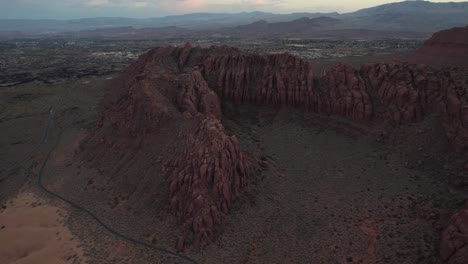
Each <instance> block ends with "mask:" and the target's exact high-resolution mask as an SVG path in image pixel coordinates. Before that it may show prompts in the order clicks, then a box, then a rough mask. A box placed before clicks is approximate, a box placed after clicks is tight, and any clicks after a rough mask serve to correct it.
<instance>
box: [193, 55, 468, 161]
mask: <svg viewBox="0 0 468 264" xmlns="http://www.w3.org/2000/svg"><path fill="white" fill-rule="evenodd" d="M202 63H203V68H202V70H201V71H202V72H203V75H204V76H205V78H206V79H207V80H208V84H209V86H210V87H211V88H212V89H214V90H215V91H216V93H217V94H218V95H219V96H220V97H221V98H222V100H230V101H233V102H234V103H237V104H244V103H249V104H256V105H270V106H272V107H285V106H290V107H297V108H301V109H304V110H305V111H314V112H318V113H330V114H338V115H341V116H344V117H348V118H351V119H353V120H358V121H366V122H369V121H373V120H379V119H385V120H392V121H393V123H394V124H395V125H397V126H399V125H401V124H404V123H409V122H416V121H419V120H421V119H422V118H423V117H424V116H425V115H427V114H437V115H439V116H440V119H441V121H442V123H443V125H444V127H445V129H446V133H447V137H448V138H449V139H450V141H451V142H452V143H453V145H454V147H455V148H456V150H457V151H459V152H462V153H466V154H468V74H467V73H466V72H464V71H463V70H453V69H452V70H448V69H446V70H436V69H433V68H431V67H428V66H424V65H418V64H410V63H377V64H369V65H364V66H362V67H361V68H360V69H359V70H358V69H354V68H353V67H351V66H349V65H345V64H341V63H338V64H336V65H334V66H332V67H331V68H330V69H329V70H328V71H327V72H326V74H325V76H322V77H314V76H313V73H312V70H311V68H312V67H311V65H310V63H309V62H305V61H303V60H301V59H299V58H296V57H294V56H291V55H288V54H278V55H269V56H258V55H242V54H235V55H231V56H211V57H209V58H208V59H207V60H205V61H203V62H202Z"/></svg>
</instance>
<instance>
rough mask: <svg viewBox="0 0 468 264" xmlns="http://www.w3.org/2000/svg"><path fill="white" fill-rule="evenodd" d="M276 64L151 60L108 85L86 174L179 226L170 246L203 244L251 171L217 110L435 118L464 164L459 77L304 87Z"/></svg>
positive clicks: (467, 85) (184, 57) (382, 67)
mask: <svg viewBox="0 0 468 264" xmlns="http://www.w3.org/2000/svg"><path fill="white" fill-rule="evenodd" d="M311 69H312V67H311V65H310V63H309V62H306V61H303V60H301V59H299V58H297V57H294V56H291V55H288V54H277V55H269V56H258V55H244V54H241V53H240V52H239V51H238V50H237V49H233V48H228V47H211V48H208V49H202V48H199V47H192V46H190V45H186V46H185V47H183V48H175V47H166V48H157V49H154V50H151V51H150V52H148V53H147V54H145V55H143V56H142V57H141V58H140V59H139V60H138V61H137V62H136V63H134V64H133V65H132V66H131V67H130V68H129V69H128V70H127V71H126V72H125V73H124V74H122V76H121V78H120V79H118V80H117V81H116V82H115V87H112V89H111V90H110V93H109V95H108V96H107V98H106V100H105V103H104V110H103V111H102V113H101V115H100V119H99V122H98V125H97V127H96V129H95V130H94V131H93V132H92V133H91V134H90V135H89V136H88V137H87V138H86V140H85V141H84V142H83V144H82V149H83V151H82V152H83V156H84V158H85V159H86V160H88V161H89V162H90V164H91V165H92V166H94V167H96V168H98V169H99V170H100V171H102V172H103V173H104V174H106V175H107V176H108V177H110V178H111V179H112V181H113V182H116V183H117V184H118V185H119V186H122V191H124V192H126V193H127V195H128V196H137V197H138V195H139V193H152V194H153V195H152V196H150V198H149V199H152V200H153V201H154V202H155V203H156V202H157V203H160V204H161V203H167V204H169V205H170V208H171V209H172V211H173V212H174V214H175V215H176V216H177V218H178V219H179V221H180V222H181V223H182V224H183V226H184V229H183V230H184V233H183V235H181V237H180V239H179V242H178V243H177V245H178V247H179V249H181V248H182V247H183V245H184V241H185V240H186V239H189V240H193V241H195V242H200V241H204V242H209V241H210V238H211V237H212V234H213V230H214V228H215V227H216V225H218V224H220V223H221V222H222V220H223V218H224V216H225V215H226V214H227V213H228V210H229V208H230V205H231V203H232V201H233V200H234V199H235V198H236V197H237V196H238V195H239V193H240V191H241V189H242V187H243V186H245V185H247V183H248V179H249V174H250V171H251V168H252V166H253V165H254V164H251V163H249V162H248V161H247V160H248V159H247V158H246V154H245V153H243V152H242V151H241V150H240V147H239V143H238V142H237V140H236V138H235V136H229V135H227V134H226V132H225V131H224V127H223V125H222V123H221V121H220V120H221V118H222V111H221V101H222V100H229V101H232V102H234V103H235V104H255V105H269V106H271V107H276V108H280V107H286V106H289V107H297V108H300V109H303V110H304V111H314V112H319V113H328V114H337V115H341V116H343V117H347V118H349V119H352V120H357V121H361V122H369V123H373V122H377V121H379V120H392V122H393V123H394V125H395V126H400V125H404V124H405V123H409V122H415V121H418V120H421V119H422V118H423V117H424V116H425V115H427V114H430V113H432V114H437V115H439V116H440V120H441V122H442V123H443V125H444V127H445V130H446V134H447V137H448V138H449V140H450V141H451V142H452V144H453V146H454V147H455V149H456V150H457V151H459V152H460V153H463V154H468V75H467V73H466V72H464V71H462V70H458V71H444V70H435V69H432V68H430V67H427V66H423V65H415V64H408V63H391V64H384V63H379V64H370V65H365V66H363V67H361V68H360V69H354V68H353V67H351V66H349V65H345V64H336V65H335V66H333V67H332V68H330V69H329V70H328V72H327V73H326V74H325V76H321V77H314V76H313V73H312V70H311Z"/></svg>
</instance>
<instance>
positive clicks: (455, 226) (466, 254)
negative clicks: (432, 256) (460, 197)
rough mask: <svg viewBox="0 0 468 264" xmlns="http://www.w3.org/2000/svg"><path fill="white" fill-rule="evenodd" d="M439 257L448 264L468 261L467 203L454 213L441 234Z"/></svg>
mask: <svg viewBox="0 0 468 264" xmlns="http://www.w3.org/2000/svg"><path fill="white" fill-rule="evenodd" d="M440 256H441V257H442V259H443V260H445V261H447V263H449V264H464V263H466V261H467V260H468V203H466V204H465V206H464V207H463V208H462V209H460V211H459V212H457V213H455V214H454V215H453V216H452V218H451V219H450V222H449V225H448V226H447V228H446V229H445V230H444V232H443V233H442V240H441V243H440Z"/></svg>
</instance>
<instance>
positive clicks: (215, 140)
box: [82, 47, 249, 247]
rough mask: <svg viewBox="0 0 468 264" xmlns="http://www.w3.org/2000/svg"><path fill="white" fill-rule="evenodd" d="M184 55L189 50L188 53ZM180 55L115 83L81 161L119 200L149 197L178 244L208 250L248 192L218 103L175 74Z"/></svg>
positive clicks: (196, 79)
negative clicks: (112, 186) (115, 189)
mask: <svg viewBox="0 0 468 264" xmlns="http://www.w3.org/2000/svg"><path fill="white" fill-rule="evenodd" d="M187 49H188V50H190V47H187ZM185 59H186V50H181V49H175V48H161V49H154V50H152V51H150V52H149V53H148V54H146V55H145V56H143V57H141V58H140V59H139V60H138V61H137V62H136V63H135V64H134V65H132V67H131V68H129V69H128V70H127V72H126V73H124V74H123V75H122V76H121V78H120V79H119V80H117V81H116V82H115V84H116V87H113V89H112V92H111V93H109V95H108V97H107V98H106V102H105V109H104V110H103V112H102V113H101V115H100V119H99V122H98V125H97V128H96V130H95V131H94V132H93V133H91V134H90V135H89V136H88V137H87V138H86V139H85V141H84V142H83V143H82V148H83V154H84V157H85V158H86V159H87V160H89V161H90V162H91V164H92V165H93V166H95V167H97V168H99V170H100V171H102V172H105V174H107V175H108V176H109V177H110V178H111V179H112V180H113V181H114V182H117V183H118V185H120V186H122V189H121V190H119V191H121V192H124V193H126V196H134V195H136V196H138V195H141V193H161V192H162V191H164V190H167V191H165V192H164V193H165V194H167V195H168V197H166V196H165V195H162V196H161V195H157V194H156V195H154V196H153V197H151V198H150V199H153V201H150V202H151V203H156V202H159V203H161V202H163V203H164V202H167V203H168V204H169V205H170V208H171V209H172V210H173V212H174V214H175V215H176V216H177V217H178V219H179V220H180V222H182V223H183V225H184V234H183V235H182V238H183V239H182V241H181V242H179V247H182V246H183V242H184V239H185V238H189V239H190V240H192V239H193V240H194V241H195V242H200V241H205V242H209V241H210V237H211V234H212V231H213V227H214V226H215V225H216V224H219V223H221V221H222V220H223V216H224V215H225V214H226V213H227V212H228V209H229V206H230V204H231V202H232V200H233V199H234V197H236V195H238V194H239V190H240V189H241V187H242V186H244V185H246V184H247V179H248V175H249V169H248V164H247V162H246V161H245V157H244V154H243V153H242V152H241V151H240V149H239V144H238V142H237V140H236V138H235V137H234V136H232V137H231V136H228V135H226V133H225V131H224V128H223V125H222V124H221V122H220V120H219V118H221V107H220V101H219V99H218V96H217V95H216V94H215V93H214V91H213V90H211V89H209V88H208V86H207V84H206V82H205V80H204V79H203V78H202V76H201V74H200V73H199V72H197V71H190V72H188V73H182V72H181V71H180V70H179V65H180V64H184V60H185Z"/></svg>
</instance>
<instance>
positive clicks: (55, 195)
mask: <svg viewBox="0 0 468 264" xmlns="http://www.w3.org/2000/svg"><path fill="white" fill-rule="evenodd" d="M69 89H70V88H67V89H65V90H64V91H63V93H62V94H61V95H60V96H59V98H58V99H57V100H56V101H55V103H54V104H53V105H52V107H51V110H50V111H49V115H48V117H47V120H46V122H45V124H44V128H43V132H42V135H41V138H40V140H39V142H38V144H37V145H36V146H35V147H34V148H33V149H32V150H31V151H30V152H29V153H28V154H27V155H26V157H25V158H23V159H22V160H20V161H18V162H16V163H15V165H13V167H11V168H10V169H7V170H5V171H2V172H1V174H0V182H1V181H3V180H5V179H6V178H8V177H10V176H11V175H13V174H14V173H15V172H17V171H18V170H19V169H21V168H22V167H23V166H24V165H25V164H26V163H27V162H29V161H30V160H32V158H33V157H34V156H36V155H37V154H38V153H39V152H40V151H41V150H43V149H44V148H45V147H46V146H47V145H48V144H47V143H48V136H49V134H50V130H51V127H52V125H53V122H54V119H55V115H56V113H57V111H58V109H59V108H60V105H61V103H62V100H63V98H64V97H65V94H66V93H67V92H68V91H69ZM61 135H62V131H60V132H59V135H58V137H57V141H56V143H55V145H54V146H53V147H52V148H51V149H50V150H49V151H48V152H47V155H46V157H45V159H44V161H43V162H42V165H41V168H40V170H39V173H38V177H37V184H38V187H39V189H41V190H42V191H44V192H45V193H47V194H49V195H50V196H52V197H53V198H55V199H58V200H61V201H63V202H65V203H67V204H69V205H70V206H71V207H73V208H75V209H77V210H79V211H81V212H83V213H85V214H87V215H88V216H90V217H91V218H92V219H93V220H94V221H96V223H98V224H99V225H100V226H101V227H103V228H104V229H106V230H107V231H108V232H109V233H111V234H113V235H114V236H116V237H118V238H119V239H121V240H124V241H127V242H129V243H132V244H134V245H137V246H142V247H145V248H147V249H150V250H153V251H156V252H158V253H164V254H168V255H172V256H174V257H178V258H180V259H183V260H186V261H187V262H188V263H194V264H197V263H198V262H197V261H195V260H194V259H192V258H190V257H188V256H185V255H182V254H179V253H176V252H173V251H171V250H168V249H165V248H162V247H157V246H153V245H151V244H148V243H145V242H143V241H139V240H136V239H134V238H131V237H128V236H125V235H123V234H121V233H119V232H117V231H116V230H114V229H112V228H111V227H110V226H108V225H106V224H105V223H104V222H103V221H102V220H101V219H99V217H97V216H96V215H95V214H94V213H93V212H91V211H89V210H88V209H86V208H84V207H82V206H80V205H79V204H77V203H75V202H73V201H71V200H69V199H67V198H65V197H63V196H61V195H60V194H58V193H55V192H53V191H51V190H49V189H47V187H46V186H45V185H44V182H43V175H44V169H45V167H46V165H47V162H48V161H49V158H50V156H51V154H52V152H54V150H55V149H56V147H57V146H58V144H59V142H60V138H61Z"/></svg>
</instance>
